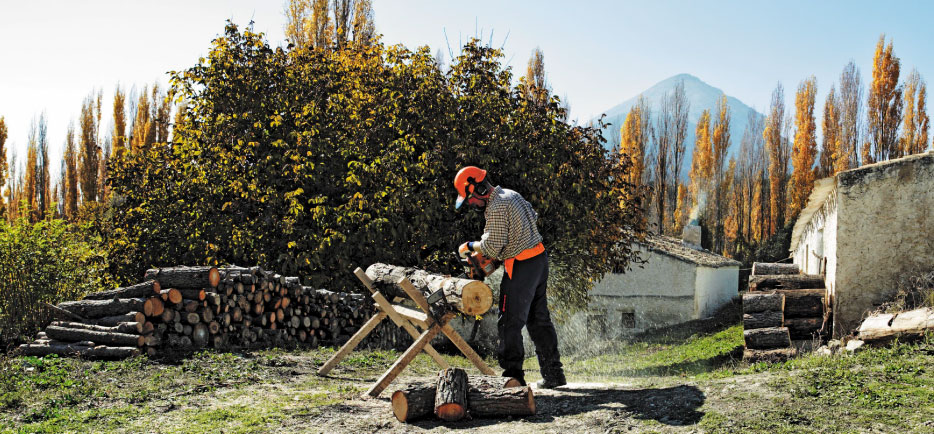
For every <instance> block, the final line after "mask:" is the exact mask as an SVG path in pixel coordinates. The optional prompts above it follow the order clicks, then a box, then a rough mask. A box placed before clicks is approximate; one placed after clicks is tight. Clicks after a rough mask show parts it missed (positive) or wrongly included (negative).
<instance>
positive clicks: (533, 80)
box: [524, 48, 551, 107]
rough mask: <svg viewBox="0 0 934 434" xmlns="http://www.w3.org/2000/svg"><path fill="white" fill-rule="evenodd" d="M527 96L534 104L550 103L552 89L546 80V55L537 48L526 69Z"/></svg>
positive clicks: (525, 90) (541, 105) (525, 89)
mask: <svg viewBox="0 0 934 434" xmlns="http://www.w3.org/2000/svg"><path fill="white" fill-rule="evenodd" d="M524 93H525V97H526V98H527V99H528V100H529V101H532V103H533V104H535V105H537V106H539V107H543V106H544V105H545V104H548V99H549V96H550V95H551V89H550V88H549V86H548V82H547V81H545V55H544V54H543V53H542V50H541V49H540V48H535V50H534V51H533V52H532V56H531V57H529V64H528V66H527V67H526V70H525V88H524Z"/></svg>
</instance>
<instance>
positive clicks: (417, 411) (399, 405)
mask: <svg viewBox="0 0 934 434" xmlns="http://www.w3.org/2000/svg"><path fill="white" fill-rule="evenodd" d="M520 388H525V386H522V385H521V384H519V380H517V379H515V378H511V377H495V376H490V375H473V376H469V377H468V378H467V393H468V398H467V406H468V410H469V411H470V413H471V414H472V415H494V414H497V413H495V412H496V411H497V404H495V403H494V404H492V405H487V404H486V402H488V401H491V400H492V401H494V402H503V403H506V405H505V410H503V411H504V412H500V413H498V414H499V415H515V416H525V415H529V414H534V413H535V402H534V400H533V401H532V403H531V407H530V406H529V404H528V403H527V402H526V401H522V402H523V404H522V405H520V407H521V408H520V409H518V410H516V409H513V408H512V407H514V406H515V401H516V397H515V395H513V394H510V395H506V396H503V397H495V392H496V391H498V390H506V389H508V390H513V389H515V390H519V389H520ZM436 390H437V384H436V383H434V382H433V383H414V384H410V385H408V386H407V387H405V388H404V389H399V390H396V391H395V392H393V394H392V413H393V415H395V416H396V419H398V420H399V421H400V422H410V421H413V420H416V419H419V418H422V417H424V416H427V415H429V414H432V413H433V412H434V410H435V391H436ZM471 391H473V393H474V396H475V398H476V399H478V400H479V401H478V402H480V403H481V404H483V406H484V408H479V409H475V408H473V407H471V403H470V398H469V396H470V395H469V394H470V393H471ZM517 394H518V395H520V396H526V395H527V398H528V399H531V396H532V395H531V389H530V390H529V392H528V393H525V392H518V393H517ZM510 403H512V404H510ZM529 409H531V413H530V412H529V411H530V410H529ZM510 412H511V413H510Z"/></svg>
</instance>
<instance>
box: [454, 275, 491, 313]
mask: <svg viewBox="0 0 934 434" xmlns="http://www.w3.org/2000/svg"><path fill="white" fill-rule="evenodd" d="M461 298H462V299H463V300H464V313H465V314H467V315H483V314H485V313H487V312H488V311H489V310H490V307H492V306H493V292H492V291H490V288H489V286H487V285H486V284H485V283H483V282H480V281H476V282H473V283H470V284H468V285H467V286H465V287H464V289H463V292H462V293H461Z"/></svg>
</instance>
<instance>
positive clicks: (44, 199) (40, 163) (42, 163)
mask: <svg viewBox="0 0 934 434" xmlns="http://www.w3.org/2000/svg"><path fill="white" fill-rule="evenodd" d="M48 131H49V128H48V121H47V120H46V117H45V113H42V114H40V115H39V121H38V125H37V126H36V150H37V155H36V157H37V160H36V205H37V206H36V209H35V211H36V217H37V218H38V219H39V220H41V219H44V218H45V216H46V213H48V211H49V209H50V208H51V207H52V201H53V199H52V186H51V178H50V175H49V134H48Z"/></svg>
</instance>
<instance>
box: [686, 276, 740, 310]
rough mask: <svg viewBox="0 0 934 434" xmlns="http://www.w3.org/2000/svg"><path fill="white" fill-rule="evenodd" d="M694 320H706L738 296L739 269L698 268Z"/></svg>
mask: <svg viewBox="0 0 934 434" xmlns="http://www.w3.org/2000/svg"><path fill="white" fill-rule="evenodd" d="M696 287H697V292H696V296H695V298H694V302H695V304H694V318H695V319H699V318H707V317H709V316H711V315H712V314H713V313H714V312H715V311H716V310H717V309H719V308H720V307H721V306H723V305H724V304H726V303H728V302H729V301H730V300H731V299H732V298H733V297H736V296H737V295H739V267H738V266H731V267H720V268H709V267H698V269H697V279H696Z"/></svg>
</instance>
